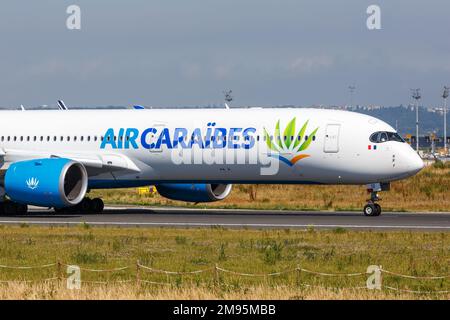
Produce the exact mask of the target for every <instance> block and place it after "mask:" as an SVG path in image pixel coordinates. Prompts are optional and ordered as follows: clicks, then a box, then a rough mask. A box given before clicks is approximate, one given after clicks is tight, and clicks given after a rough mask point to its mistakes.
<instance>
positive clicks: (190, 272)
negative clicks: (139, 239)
mask: <svg viewBox="0 0 450 320" xmlns="http://www.w3.org/2000/svg"><path fill="white" fill-rule="evenodd" d="M137 265H138V267H139V268H142V269H144V270H148V271H151V272H156V273H164V274H174V275H183V274H198V273H203V272H208V271H212V270H214V268H208V269H202V270H195V271H183V272H178V271H167V270H160V269H154V268H151V267H147V266H144V265H141V264H139V263H138V264H137Z"/></svg>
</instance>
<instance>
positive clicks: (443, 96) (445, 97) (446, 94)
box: [442, 87, 450, 155]
mask: <svg viewBox="0 0 450 320" xmlns="http://www.w3.org/2000/svg"><path fill="white" fill-rule="evenodd" d="M449 89H450V87H444V93H443V94H442V98H444V152H445V155H447V151H448V149H447V98H448V93H449Z"/></svg>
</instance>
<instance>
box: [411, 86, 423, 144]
mask: <svg viewBox="0 0 450 320" xmlns="http://www.w3.org/2000/svg"><path fill="white" fill-rule="evenodd" d="M411 91H412V97H413V99H414V100H416V103H415V106H416V151H417V152H419V100H420V98H422V96H421V95H420V88H417V89H411Z"/></svg>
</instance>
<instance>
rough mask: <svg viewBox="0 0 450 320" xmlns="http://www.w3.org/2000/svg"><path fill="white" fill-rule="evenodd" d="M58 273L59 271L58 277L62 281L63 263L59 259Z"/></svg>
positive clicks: (57, 264)
mask: <svg viewBox="0 0 450 320" xmlns="http://www.w3.org/2000/svg"><path fill="white" fill-rule="evenodd" d="M56 269H57V270H56V273H57V277H58V282H60V281H61V280H62V264H61V261H59V260H58V262H57V263H56Z"/></svg>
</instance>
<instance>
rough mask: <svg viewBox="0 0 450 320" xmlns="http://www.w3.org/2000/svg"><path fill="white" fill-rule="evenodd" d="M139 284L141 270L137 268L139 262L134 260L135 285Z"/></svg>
mask: <svg viewBox="0 0 450 320" xmlns="http://www.w3.org/2000/svg"><path fill="white" fill-rule="evenodd" d="M140 282H141V268H140V267H139V260H136V285H139V283H140Z"/></svg>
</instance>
